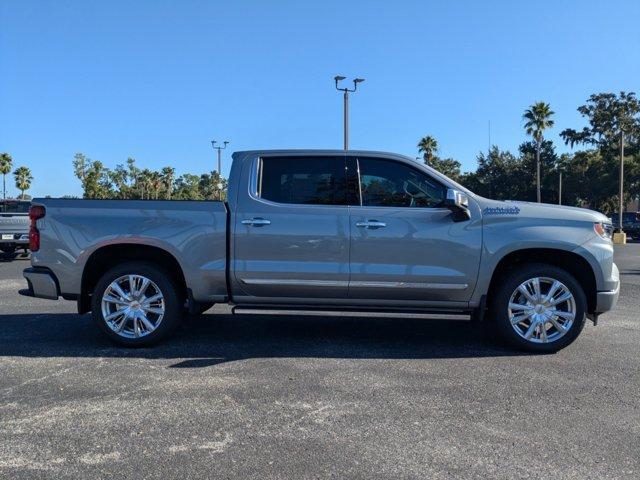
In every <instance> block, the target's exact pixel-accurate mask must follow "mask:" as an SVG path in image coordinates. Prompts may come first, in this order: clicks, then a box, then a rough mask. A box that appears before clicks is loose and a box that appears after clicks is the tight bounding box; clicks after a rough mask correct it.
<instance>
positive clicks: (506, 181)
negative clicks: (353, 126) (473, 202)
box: [460, 146, 525, 200]
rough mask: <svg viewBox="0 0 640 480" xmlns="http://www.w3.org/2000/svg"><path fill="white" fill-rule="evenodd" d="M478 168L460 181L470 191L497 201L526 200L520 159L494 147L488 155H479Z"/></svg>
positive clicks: (466, 174)
mask: <svg viewBox="0 0 640 480" xmlns="http://www.w3.org/2000/svg"><path fill="white" fill-rule="evenodd" d="M477 160H478V168H477V169H476V171H475V172H473V173H465V174H464V175H463V176H462V178H461V179H460V181H461V183H462V184H463V185H464V186H465V187H467V188H468V189H469V190H471V191H473V192H475V193H477V194H479V195H482V196H483V197H488V198H494V199H496V200H509V199H513V200H524V199H525V198H523V195H524V192H523V189H522V182H521V181H522V178H521V177H522V173H521V171H522V168H521V161H520V159H519V158H518V157H516V156H515V155H513V154H512V153H511V152H508V151H501V150H500V149H499V148H498V147H496V146H493V147H491V150H490V151H489V153H488V154H487V155H485V154H484V153H482V152H481V153H479V154H478V157H477Z"/></svg>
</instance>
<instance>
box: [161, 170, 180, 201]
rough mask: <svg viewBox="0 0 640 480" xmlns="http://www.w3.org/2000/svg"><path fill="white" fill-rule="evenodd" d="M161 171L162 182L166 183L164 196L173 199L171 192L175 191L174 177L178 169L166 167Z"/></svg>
mask: <svg viewBox="0 0 640 480" xmlns="http://www.w3.org/2000/svg"><path fill="white" fill-rule="evenodd" d="M161 173H162V184H163V185H164V187H163V190H164V198H165V199H167V200H171V194H172V193H173V179H174V178H175V175H176V169H175V168H173V167H164V168H163V169H162V172H161Z"/></svg>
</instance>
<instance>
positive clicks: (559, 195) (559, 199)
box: [558, 169, 562, 205]
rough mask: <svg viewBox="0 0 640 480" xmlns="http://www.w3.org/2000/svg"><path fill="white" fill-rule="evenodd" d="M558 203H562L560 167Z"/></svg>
mask: <svg viewBox="0 0 640 480" xmlns="http://www.w3.org/2000/svg"><path fill="white" fill-rule="evenodd" d="M558 174H559V176H558V205H562V169H558Z"/></svg>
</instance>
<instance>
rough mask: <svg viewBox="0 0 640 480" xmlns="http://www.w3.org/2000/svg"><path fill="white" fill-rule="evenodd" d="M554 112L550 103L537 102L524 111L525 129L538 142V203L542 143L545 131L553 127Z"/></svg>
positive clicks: (539, 200) (539, 199)
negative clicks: (552, 117)
mask: <svg viewBox="0 0 640 480" xmlns="http://www.w3.org/2000/svg"><path fill="white" fill-rule="evenodd" d="M553 114H554V112H553V111H552V110H551V107H550V106H549V104H548V103H545V102H536V103H534V104H533V105H531V106H530V107H529V108H528V109H526V110H525V111H524V115H522V119H523V120H526V122H525V124H524V129H525V131H526V132H527V135H531V136H532V137H533V140H534V141H535V142H536V189H537V198H538V203H540V202H541V201H542V199H541V198H540V145H542V140H543V139H544V138H543V133H544V131H545V130H546V129H547V128H551V127H553V124H554V121H553V120H552V119H551V116H552V115H553Z"/></svg>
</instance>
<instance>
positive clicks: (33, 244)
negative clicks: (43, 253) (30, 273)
mask: <svg viewBox="0 0 640 480" xmlns="http://www.w3.org/2000/svg"><path fill="white" fill-rule="evenodd" d="M45 213H46V212H45V209H44V207H43V206H42V205H32V206H31V207H30V208H29V218H30V219H31V227H29V250H31V251H32V252H37V251H38V250H40V231H39V230H38V227H36V221H37V220H39V219H41V218H43V217H44V215H45Z"/></svg>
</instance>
